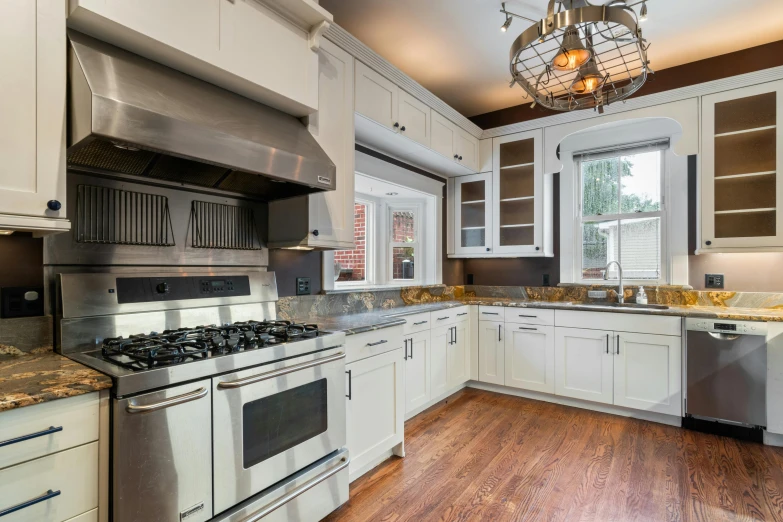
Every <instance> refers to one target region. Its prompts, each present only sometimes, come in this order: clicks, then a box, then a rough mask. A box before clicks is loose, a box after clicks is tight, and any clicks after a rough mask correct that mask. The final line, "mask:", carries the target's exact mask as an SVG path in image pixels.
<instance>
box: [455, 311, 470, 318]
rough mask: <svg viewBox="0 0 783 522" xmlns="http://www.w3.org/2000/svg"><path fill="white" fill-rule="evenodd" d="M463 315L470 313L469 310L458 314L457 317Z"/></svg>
mask: <svg viewBox="0 0 783 522" xmlns="http://www.w3.org/2000/svg"><path fill="white" fill-rule="evenodd" d="M462 315H468V313H467V312H462V313H461V314H457V317H460V316H462Z"/></svg>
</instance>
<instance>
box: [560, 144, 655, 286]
mask: <svg viewBox="0 0 783 522" xmlns="http://www.w3.org/2000/svg"><path fill="white" fill-rule="evenodd" d="M667 147H668V142H658V143H651V144H645V145H641V146H633V147H625V148H623V149H620V150H617V149H615V150H614V151H602V152H598V153H596V152H594V153H588V154H582V155H580V156H575V158H576V171H577V172H578V173H579V179H580V183H579V185H580V189H581V197H580V206H579V212H578V213H577V218H578V221H579V223H578V228H579V229H580V231H581V261H582V263H581V278H582V280H583V281H586V282H589V281H595V280H602V279H603V278H604V270H605V269H606V267H607V265H608V264H609V263H610V262H612V261H617V262H619V263H620V265H621V266H622V268H623V278H624V279H628V280H639V281H655V282H663V281H664V280H665V276H664V274H663V259H664V255H663V251H662V245H665V244H666V242H665V241H664V238H663V237H662V236H663V235H664V231H665V222H664V220H665V214H664V212H663V199H662V191H663V180H664V165H663V162H664V154H663V150H664V148H667ZM606 275H607V278H608V279H617V278H618V276H619V273H618V270H617V265H615V264H613V265H612V266H611V267H609V269H608V273H607V274H606Z"/></svg>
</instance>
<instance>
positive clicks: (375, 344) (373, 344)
mask: <svg viewBox="0 0 783 522" xmlns="http://www.w3.org/2000/svg"><path fill="white" fill-rule="evenodd" d="M388 342H389V341H387V340H386V339H381V340H380V341H378V342H377V343H367V346H378V345H379V344H386V343H388Z"/></svg>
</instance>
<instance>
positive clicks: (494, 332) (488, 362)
mask: <svg viewBox="0 0 783 522" xmlns="http://www.w3.org/2000/svg"><path fill="white" fill-rule="evenodd" d="M478 327H479V368H478V380H479V381H481V382H491V383H492V384H505V370H504V366H505V356H506V355H505V342H504V340H505V338H506V336H507V335H508V334H507V333H506V332H504V331H503V330H504V324H503V322H502V321H479V326H478Z"/></svg>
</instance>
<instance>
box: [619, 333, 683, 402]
mask: <svg viewBox="0 0 783 522" xmlns="http://www.w3.org/2000/svg"><path fill="white" fill-rule="evenodd" d="M614 351H615V358H614V404H615V405H617V406H625V407H626V408H635V409H637V410H646V411H655V412H658V413H665V414H668V415H677V416H680V415H682V343H681V338H680V337H673V336H669V335H651V334H636V333H625V332H617V333H615V341H614Z"/></svg>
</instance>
